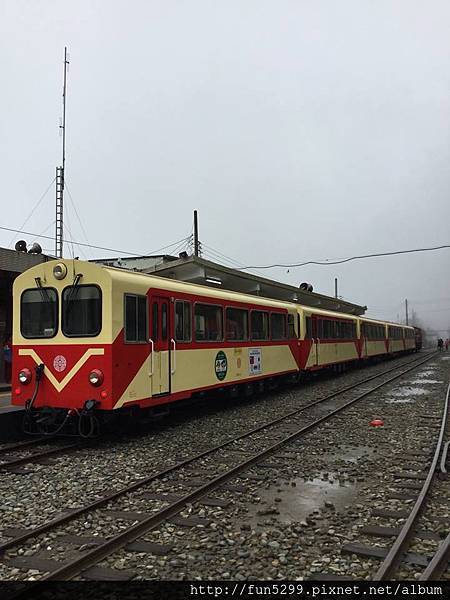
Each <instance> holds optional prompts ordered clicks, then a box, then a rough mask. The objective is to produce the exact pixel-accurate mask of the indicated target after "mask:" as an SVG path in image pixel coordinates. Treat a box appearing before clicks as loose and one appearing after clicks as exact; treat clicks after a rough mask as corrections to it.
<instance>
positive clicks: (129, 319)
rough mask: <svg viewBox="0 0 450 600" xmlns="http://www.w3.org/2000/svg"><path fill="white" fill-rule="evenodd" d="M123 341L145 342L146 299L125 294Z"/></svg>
mask: <svg viewBox="0 0 450 600" xmlns="http://www.w3.org/2000/svg"><path fill="white" fill-rule="evenodd" d="M125 341H126V342H146V341H147V297H146V296H134V295H131V294H125Z"/></svg>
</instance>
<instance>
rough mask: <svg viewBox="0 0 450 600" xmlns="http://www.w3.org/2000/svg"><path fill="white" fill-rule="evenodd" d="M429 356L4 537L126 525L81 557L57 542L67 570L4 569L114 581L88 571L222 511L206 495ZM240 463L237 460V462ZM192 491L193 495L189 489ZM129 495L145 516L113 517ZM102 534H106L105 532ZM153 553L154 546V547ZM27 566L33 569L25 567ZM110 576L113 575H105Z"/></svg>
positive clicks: (60, 565)
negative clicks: (167, 529)
mask: <svg viewBox="0 0 450 600" xmlns="http://www.w3.org/2000/svg"><path fill="white" fill-rule="evenodd" d="M434 355H435V354H434V353H432V354H430V355H428V356H427V357H426V358H425V359H423V358H422V357H421V358H419V359H417V358H416V359H415V360H413V361H411V362H410V363H408V364H407V365H405V364H403V365H400V366H397V367H393V368H390V369H388V370H386V371H384V372H383V373H379V374H377V375H373V376H371V377H367V378H365V379H363V380H361V381H359V382H357V383H355V384H352V385H350V386H346V387H344V388H342V389H341V390H338V391H336V392H333V393H332V394H330V395H328V396H326V397H324V398H321V399H319V400H317V401H315V402H312V403H310V404H308V405H304V406H302V407H300V408H299V409H297V410H294V411H291V412H289V413H288V414H285V415H283V416H281V417H278V418H277V419H274V420H272V421H270V422H267V423H264V424H263V425H260V426H258V427H256V428H254V429H252V430H250V431H247V432H245V433H243V434H240V435H239V436H236V437H233V438H232V439H230V440H227V441H225V442H223V443H221V444H219V445H217V446H214V447H213V448H210V449H208V450H206V451H204V452H201V453H199V454H196V455H194V456H192V457H189V458H187V459H184V460H182V461H180V462H177V463H176V464H174V465H172V466H170V467H168V468H163V469H162V470H159V471H155V472H154V473H153V474H151V475H149V476H147V477H145V478H142V479H140V480H138V481H136V482H134V483H132V484H131V485H128V486H126V487H123V488H122V489H120V490H118V491H115V492H112V493H110V494H107V495H105V496H103V497H101V498H99V499H97V500H95V501H93V502H91V503H89V504H86V505H85V506H83V507H80V508H77V509H73V510H71V511H70V512H67V513H65V514H63V515H62V516H60V517H58V518H56V519H53V520H51V521H49V522H47V523H44V524H43V525H41V526H40V527H36V528H34V529H31V530H27V531H22V532H20V531H19V532H17V530H15V534H13V533H10V534H9V535H11V536H13V535H14V537H12V539H10V540H8V541H6V542H3V543H2V544H0V553H2V554H4V553H6V552H7V551H8V550H9V549H12V548H17V547H21V545H23V544H24V543H26V542H28V541H29V540H30V539H35V538H37V537H38V536H40V535H42V534H44V533H47V532H49V531H52V532H53V531H56V530H57V528H58V527H60V526H62V525H65V524H67V523H69V522H70V523H71V528H72V529H74V528H75V529H76V530H81V531H82V530H83V528H82V524H77V523H76V519H77V517H84V516H86V515H87V514H91V518H95V516H96V515H95V513H94V511H98V510H99V509H102V510H103V511H105V509H106V510H107V512H106V514H107V515H109V517H110V518H111V517H112V518H117V519H119V520H125V521H126V522H127V525H126V526H125V528H124V529H123V531H120V533H118V534H117V535H114V536H113V537H109V538H108V537H104V538H100V537H99V538H97V539H92V537H91V538H90V540H89V544H90V546H91V548H90V549H86V548H83V550H84V551H83V553H82V554H81V553H80V552H77V551H76V549H75V550H74V546H75V548H76V547H81V546H85V543H86V538H85V537H83V535H79V534H77V535H71V536H67V535H66V536H63V537H61V538H60V539H61V540H63V539H66V543H68V545H69V547H68V549H67V552H64V556H66V557H71V556H72V557H73V558H71V559H70V560H68V561H67V562H66V561H64V562H62V561H57V560H54V559H53V558H51V557H50V558H49V557H46V556H45V554H44V555H42V553H41V554H40V555H38V556H30V557H26V558H23V557H22V558H20V557H17V556H16V557H9V556H8V555H6V556H4V562H6V564H10V565H12V566H14V565H15V566H16V567H17V566H19V568H25V569H31V568H34V569H36V570H37V571H40V572H42V573H43V576H42V577H41V578H40V580H39V581H49V580H67V579H72V578H73V577H77V576H80V575H81V577H82V578H86V579H90V578H95V579H99V578H102V575H103V576H104V577H106V578H111V577H112V578H114V574H111V573H110V572H109V573H105V569H103V571H102V570H101V569H100V573H99V568H98V567H95V565H97V564H98V563H99V562H100V561H102V560H103V559H104V558H106V557H107V556H109V555H110V554H112V553H113V552H115V551H116V550H118V549H120V548H123V547H125V548H127V549H132V548H140V550H136V551H140V552H146V551H147V552H151V551H152V549H151V547H152V544H151V543H150V542H140V543H138V544H137V545H136V544H134V546H133V543H134V542H136V540H138V539H139V538H140V537H141V536H142V535H143V534H145V533H147V532H150V531H151V530H154V529H155V528H157V527H158V526H160V525H161V524H163V523H166V522H168V521H170V520H173V519H174V518H177V516H178V515H179V514H180V513H182V512H183V511H184V510H185V509H186V508H187V507H189V506H190V505H192V504H193V503H196V502H199V503H202V502H203V503H206V504H207V505H213V506H214V505H216V506H220V505H221V502H222V506H223V501H221V500H220V499H215V498H208V494H210V493H211V492H215V491H217V490H219V489H220V488H221V487H223V486H224V485H226V484H227V483H230V482H232V481H233V480H235V479H239V476H242V473H243V472H245V471H246V470H247V469H249V468H250V467H252V466H253V465H256V464H258V463H260V462H261V461H262V460H263V459H265V458H267V457H269V456H271V455H273V454H275V453H276V452H277V451H278V450H279V449H280V448H282V447H283V446H284V445H286V444H289V443H292V442H294V441H296V440H297V439H299V438H301V437H302V436H304V435H306V434H307V433H309V432H311V431H312V430H313V429H315V428H317V427H319V426H320V425H321V424H323V423H324V422H325V421H327V420H329V419H331V418H332V417H334V416H336V415H337V414H339V413H341V412H342V411H343V410H345V409H347V408H348V407H350V406H352V405H354V404H356V403H357V402H359V401H361V400H363V399H364V398H366V397H367V396H369V395H370V394H372V393H373V392H375V391H377V390H379V389H380V388H382V387H383V386H385V385H387V384H389V383H391V382H392V381H395V380H396V379H399V378H400V377H402V376H403V375H405V374H406V373H408V372H410V371H412V370H413V369H416V368H417V367H419V366H421V365H423V364H424V363H426V362H428V361H429V360H430V359H431V358H433V357H434ZM399 370H400V372H398V373H396V374H394V375H391V373H392V372H393V371H399ZM375 379H382V381H381V382H377V383H376V384H375V385H374V386H373V387H370V388H369V389H367V387H366V388H364V386H367V384H368V383H369V382H371V381H373V380H375ZM358 388H362V390H361V389H359V390H358ZM349 396H350V397H349ZM338 398H339V400H340V403H339V406H337V407H333V408H332V409H331V410H328V411H327V412H326V414H322V415H321V416H317V414H316V415H315V414H314V412H317V411H319V414H320V412H321V411H322V410H323V408H324V406H325V404H326V402H328V401H330V400H333V403H334V404H336V400H337V399H338ZM305 411H308V415H306V416H305V414H304V413H305ZM243 456H244V460H242V457H243ZM199 471H200V476H201V477H203V481H200V482H198V481H196V477H197V476H198V475H199ZM153 482H158V486H161V485H164V486H165V487H168V488H169V490H167V491H166V492H158V493H155V492H154V491H152V490H151V489H150V490H147V492H146V491H145V488H146V487H150V488H151V485H150V484H152V483H153ZM174 486H175V487H176V488H177V491H176V493H175V494H174V493H173V487H174ZM180 486H181V489H180ZM185 487H188V488H190V489H189V491H186V489H184V488H185ZM192 487H193V488H194V489H191V488H192ZM131 495H133V500H134V501H136V502H137V504H139V503H144V505H145V507H146V508H145V511H144V512H133V511H123V510H114V504H113V503H114V502H117V501H118V500H119V499H121V498H125V497H126V496H127V497H129V496H131ZM214 503H216V504H214ZM119 504H120V502H119ZM119 508H120V507H119ZM92 513H94V514H92ZM100 514H102V513H100ZM97 516H98V515H97ZM185 520H186V519H185ZM130 521H131V522H132V524H131V525H129V522H130ZM105 534H108V531H106V532H105ZM3 535H8V532H7V531H6V532H3ZM130 544H131V546H130ZM92 546H94V547H92ZM153 546H155V545H154V544H153ZM33 564H34V566H27V565H33ZM106 570H107V569H106ZM109 571H112V570H111V569H109ZM117 575H118V578H122V579H124V578H125V579H126V578H127V574H126V573H123V572H116V578H117Z"/></svg>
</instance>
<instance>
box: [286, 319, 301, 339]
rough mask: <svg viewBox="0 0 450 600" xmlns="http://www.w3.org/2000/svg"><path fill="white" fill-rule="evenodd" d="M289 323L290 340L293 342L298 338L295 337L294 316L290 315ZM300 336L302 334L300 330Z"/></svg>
mask: <svg viewBox="0 0 450 600" xmlns="http://www.w3.org/2000/svg"><path fill="white" fill-rule="evenodd" d="M287 323H288V338H289V339H290V340H292V339H294V338H296V337H297V336H296V335H295V325H294V315H291V314H288V317H287ZM299 334H300V329H299Z"/></svg>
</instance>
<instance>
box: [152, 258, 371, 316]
mask: <svg viewBox="0 0 450 600" xmlns="http://www.w3.org/2000/svg"><path fill="white" fill-rule="evenodd" d="M144 272H146V273H149V274H155V275H159V276H160V277H167V278H169V279H178V280H179V281H185V282H188V283H195V284H199V285H204V286H208V287H214V288H216V289H217V288H218V287H220V288H221V289H224V290H230V291H234V292H241V293H245V294H251V295H256V296H261V297H265V298H272V299H274V300H281V301H284V302H296V303H298V304H302V305H304V306H311V307H314V308H318V309H322V310H329V311H333V312H341V313H347V314H351V315H357V316H359V315H363V314H364V312H365V311H366V309H367V306H361V305H359V304H354V303H353V302H348V301H347V300H343V299H341V298H333V297H331V296H325V295H324V294H318V293H316V292H307V291H305V290H301V289H300V288H297V287H295V286H292V285H289V284H286V283H281V282H279V281H275V280H273V279H267V278H265V277H260V276H258V275H252V274H251V273H246V272H244V271H240V270H238V269H231V268H229V267H225V266H224V265H220V264H218V263H214V262H212V261H209V260H205V259H204V258H200V257H197V256H191V257H189V258H184V259H179V260H175V261H173V262H169V263H167V264H164V263H163V264H161V265H159V266H157V267H155V268H153V269H148V270H144Z"/></svg>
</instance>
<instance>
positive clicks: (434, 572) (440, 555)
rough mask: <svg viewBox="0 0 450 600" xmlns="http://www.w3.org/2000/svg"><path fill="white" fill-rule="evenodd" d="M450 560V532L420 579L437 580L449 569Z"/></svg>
mask: <svg viewBox="0 0 450 600" xmlns="http://www.w3.org/2000/svg"><path fill="white" fill-rule="evenodd" d="M449 562H450V533H449V534H448V536H447V537H446V538H445V540H444V541H443V542H442V544H441V545H440V546H439V548H438V549H437V551H436V553H435V555H434V556H433V558H432V559H431V561H430V562H429V564H428V567H427V568H426V569H425V571H424V572H423V573H422V575H421V576H420V577H419V581H429V580H430V579H433V580H435V581H436V580H437V579H439V577H441V575H442V574H443V573H445V571H446V570H447V566H448V563H449Z"/></svg>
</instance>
